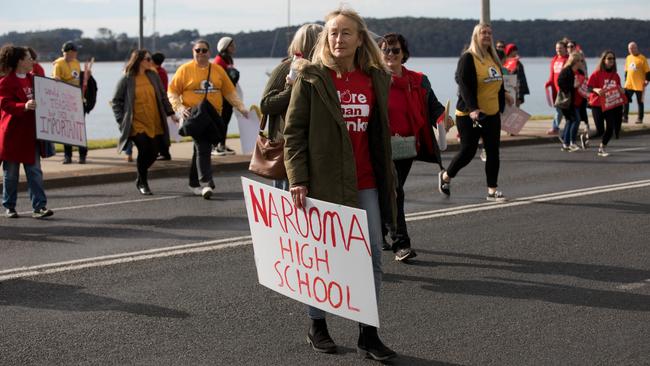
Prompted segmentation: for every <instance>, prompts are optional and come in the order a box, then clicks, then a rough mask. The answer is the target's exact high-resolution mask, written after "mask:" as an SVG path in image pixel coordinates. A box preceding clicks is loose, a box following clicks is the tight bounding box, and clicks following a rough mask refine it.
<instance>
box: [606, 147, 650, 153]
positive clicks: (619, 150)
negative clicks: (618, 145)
mask: <svg viewBox="0 0 650 366" xmlns="http://www.w3.org/2000/svg"><path fill="white" fill-rule="evenodd" d="M646 149H647V147H630V148H627V149H614V150H609V151H611V152H624V151H639V150H646Z"/></svg>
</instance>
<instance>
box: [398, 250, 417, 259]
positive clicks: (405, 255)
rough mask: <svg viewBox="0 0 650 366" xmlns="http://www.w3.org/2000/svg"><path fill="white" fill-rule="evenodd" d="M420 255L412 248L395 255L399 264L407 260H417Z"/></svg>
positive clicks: (399, 251)
mask: <svg viewBox="0 0 650 366" xmlns="http://www.w3.org/2000/svg"><path fill="white" fill-rule="evenodd" d="M417 256H418V254H417V253H416V252H415V250H413V249H411V248H402V249H399V250H398V251H397V253H395V260H396V261H398V262H402V261H406V260H407V259H411V258H415V257H417Z"/></svg>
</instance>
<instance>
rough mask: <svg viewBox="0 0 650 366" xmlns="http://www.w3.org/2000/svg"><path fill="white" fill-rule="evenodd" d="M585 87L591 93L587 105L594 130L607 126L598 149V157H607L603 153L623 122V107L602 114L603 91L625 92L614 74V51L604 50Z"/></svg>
mask: <svg viewBox="0 0 650 366" xmlns="http://www.w3.org/2000/svg"><path fill="white" fill-rule="evenodd" d="M587 87H588V88H589V91H590V92H591V94H589V105H590V106H591V113H592V115H593V117H594V124H595V125H596V128H597V129H598V130H599V131H602V130H603V125H604V124H605V123H606V125H607V127H605V128H604V130H605V132H604V133H602V140H601V143H600V148H599V149H598V156H601V157H606V156H609V153H608V152H606V151H605V148H606V147H607V144H608V143H609V140H610V139H611V138H612V135H613V134H614V132H615V131H616V130H620V128H621V123H622V121H623V106H618V107H614V108H612V109H608V110H606V111H604V112H603V109H602V105H603V100H602V98H603V97H604V95H605V89H608V88H618V89H619V92H620V93H621V95H624V94H625V90H624V89H623V86H622V85H621V78H620V77H619V76H618V73H617V72H616V55H615V54H614V51H612V50H606V51H605V52H603V53H602V55H601V56H600V62H599V63H598V65H597V66H596V70H595V71H594V72H593V73H592V74H591V76H589V81H588V82H587Z"/></svg>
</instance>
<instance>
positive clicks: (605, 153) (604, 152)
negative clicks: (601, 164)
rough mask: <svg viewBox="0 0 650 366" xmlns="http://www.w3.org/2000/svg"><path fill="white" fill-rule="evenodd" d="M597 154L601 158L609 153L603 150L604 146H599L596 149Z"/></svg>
mask: <svg viewBox="0 0 650 366" xmlns="http://www.w3.org/2000/svg"><path fill="white" fill-rule="evenodd" d="M598 156H600V157H602V158H605V157H608V156H609V153H608V152H607V151H605V149H604V148H602V147H601V148H599V149H598Z"/></svg>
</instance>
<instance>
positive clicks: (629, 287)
mask: <svg viewBox="0 0 650 366" xmlns="http://www.w3.org/2000/svg"><path fill="white" fill-rule="evenodd" d="M647 285H650V278H648V279H647V280H643V281H639V282H634V283H627V284H625V285H620V286H616V288H618V289H621V290H637V289H640V288H641V287H644V286H647Z"/></svg>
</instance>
